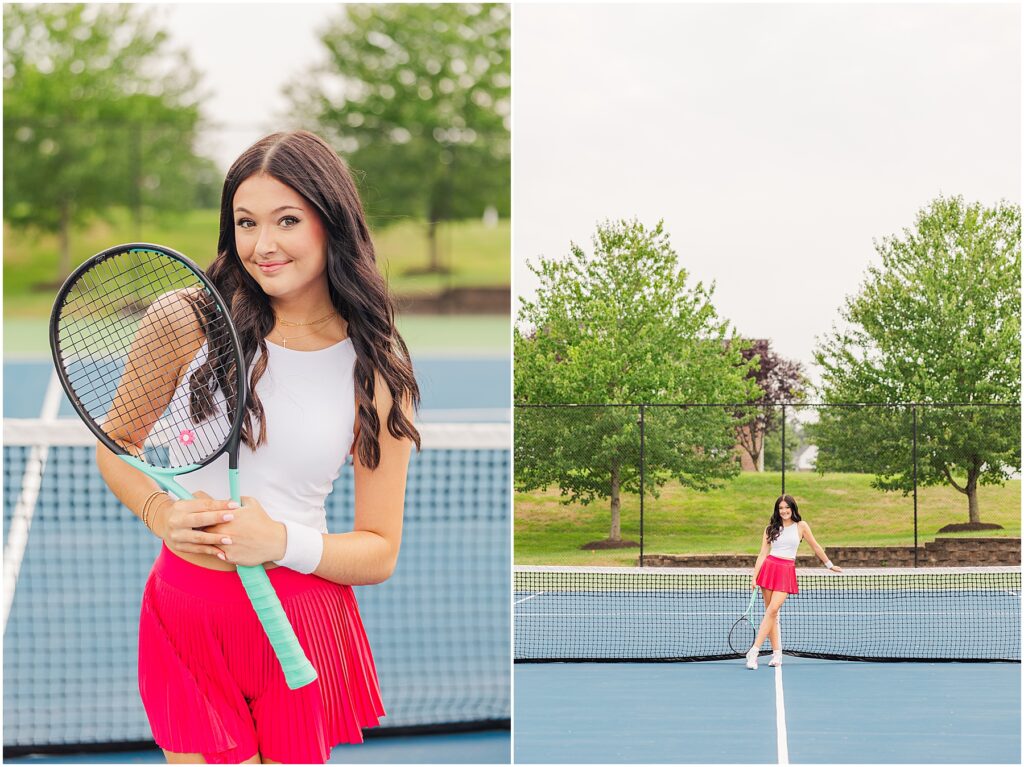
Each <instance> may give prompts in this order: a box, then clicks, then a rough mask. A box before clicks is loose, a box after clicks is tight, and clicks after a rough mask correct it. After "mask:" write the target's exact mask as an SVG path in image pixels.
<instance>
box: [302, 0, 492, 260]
mask: <svg viewBox="0 0 1024 767" xmlns="http://www.w3.org/2000/svg"><path fill="white" fill-rule="evenodd" d="M322 40H323V43H324V45H325V47H326V48H327V52H328V56H329V59H330V65H329V70H328V71H327V72H324V73H322V75H323V76H322V77H317V78H314V82H315V85H314V87H313V89H311V90H310V91H306V92H299V93H298V94H297V96H296V97H295V103H296V110H297V111H298V112H300V113H306V114H309V115H310V116H311V118H312V119H313V120H314V121H315V122H316V123H317V125H318V129H319V130H320V131H321V132H322V133H323V134H324V135H326V136H330V137H332V138H333V140H334V141H335V143H336V144H337V145H338V146H339V147H340V148H342V150H343V151H344V152H345V153H346V155H347V157H348V160H349V162H350V164H351V165H352V167H353V168H355V169H357V170H358V171H359V173H360V174H361V175H362V176H363V182H362V184H361V192H362V195H363V199H364V201H365V203H366V206H367V210H368V212H369V213H370V214H371V215H372V217H373V218H374V222H375V224H376V225H378V226H384V225H387V224H388V223H391V222H394V221H395V220H398V219H400V218H404V217H410V216H411V217H414V218H417V219H419V220H423V221H425V222H426V234H427V240H428V246H429V255H430V262H429V264H430V265H429V267H428V271H434V272H439V271H443V268H442V264H441V256H440V250H439V243H438V236H437V235H438V225H439V224H440V223H441V222H444V221H450V220H455V219H462V218H468V217H478V216H480V215H482V214H483V213H484V212H485V210H486V209H487V208H488V207H491V208H494V209H495V210H496V211H497V212H498V214H499V215H504V216H507V215H508V214H509V211H510V206H511V197H510V195H511V192H510V190H511V164H510V140H509V127H510V113H511V82H512V78H511V70H510V12H509V6H508V5H495V4H456V3H452V4H436V5H435V4H399V5H350V6H346V8H345V10H344V12H343V16H342V17H341V18H340V19H339V20H338V21H337V22H336V23H334V24H333V25H332V26H331V27H330V28H329V29H327V31H326V32H325V33H324V34H323V37H322ZM332 79H336V80H337V87H331V86H330V85H329V83H330V81H331V80H332ZM328 91H332V92H333V91H340V94H341V95H340V97H337V98H332V97H331V96H329V95H328Z"/></svg>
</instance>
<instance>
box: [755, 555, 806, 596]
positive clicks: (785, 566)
mask: <svg viewBox="0 0 1024 767" xmlns="http://www.w3.org/2000/svg"><path fill="white" fill-rule="evenodd" d="M757 585H758V586H760V587H761V588H764V589H771V590H772V591H785V592H786V593H787V594H796V593H797V592H798V591H799V589H798V588H797V585H796V562H795V561H793V560H792V559H782V558H781V557H773V556H771V555H768V556H767V557H765V560H764V562H763V563H762V564H761V572H759V573H758V574H757Z"/></svg>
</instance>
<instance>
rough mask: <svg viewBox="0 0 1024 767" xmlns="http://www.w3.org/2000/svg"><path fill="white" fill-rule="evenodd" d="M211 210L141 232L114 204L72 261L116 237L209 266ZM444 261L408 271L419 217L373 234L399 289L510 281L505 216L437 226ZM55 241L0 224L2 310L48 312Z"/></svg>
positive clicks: (417, 243) (76, 247) (78, 243)
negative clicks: (437, 268)
mask: <svg viewBox="0 0 1024 767" xmlns="http://www.w3.org/2000/svg"><path fill="white" fill-rule="evenodd" d="M217 217H218V212H217V211H216V210H196V211H190V212H188V213H185V214H182V215H181V216H179V217H176V218H173V219H172V218H168V219H167V220H166V221H164V222H154V223H145V224H144V225H143V227H142V230H141V231H140V232H136V231H135V226H134V225H133V224H132V223H131V220H130V218H129V216H128V214H127V212H126V211H123V210H114V211H111V212H110V214H109V220H108V221H95V222H93V223H91V224H90V225H88V226H86V227H84V228H81V229H78V230H75V231H74V232H72V236H71V243H72V254H73V257H72V260H73V262H74V265H77V264H79V263H81V262H82V261H84V260H85V259H86V258H88V257H89V256H91V255H93V254H94V253H98V252H99V251H101V250H103V249H104V248H108V247H110V246H111V245H116V244H117V243H121V242H132V241H137V240H141V241H143V242H156V243H161V244H166V245H168V246H170V247H172V248H174V249H175V250H179V251H181V252H182V253H184V254H185V255H187V256H189V257H190V258H192V259H193V260H195V261H196V262H198V263H199V265H200V266H206V265H207V264H208V263H209V262H210V260H211V258H212V257H213V253H214V249H215V248H216V243H217ZM439 231H440V234H439V241H440V243H441V247H442V254H443V258H442V261H443V263H444V265H445V266H447V267H448V268H449V269H450V273H448V274H443V275H437V274H412V273H410V271H411V270H415V269H416V268H417V267H422V266H424V265H425V264H426V263H427V260H428V259H427V240H426V235H425V228H424V225H423V224H422V223H419V222H415V221H405V222H400V223H396V224H395V225H393V226H391V227H388V228H386V229H382V230H380V231H378V232H375V234H374V244H375V246H376V249H377V258H378V263H379V264H380V268H381V271H382V272H383V273H384V274H385V275H386V276H387V278H388V281H389V284H390V286H391V290H392V291H393V292H395V293H397V294H414V293H423V292H434V291H438V290H442V289H444V288H448V287H461V286H474V287H493V286H498V285H508V284H509V264H510V259H511V239H510V238H511V234H510V231H511V230H510V227H509V222H508V221H507V220H504V221H500V222H498V224H497V225H496V226H494V227H487V226H485V225H484V224H483V223H482V222H480V221H476V220H471V221H458V222H454V223H451V224H446V225H443V226H441V227H440V230H439ZM58 251H59V244H58V238H57V237H56V236H55V235H39V234H32V233H28V232H22V231H18V230H13V229H11V228H10V227H8V226H6V225H5V226H4V318H5V319H38V318H41V317H45V316H46V315H47V314H49V311H50V306H51V304H52V303H53V296H54V293H56V287H55V286H54V283H55V282H56V281H57V263H58Z"/></svg>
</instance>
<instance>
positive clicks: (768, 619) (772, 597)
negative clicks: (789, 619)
mask: <svg viewBox="0 0 1024 767" xmlns="http://www.w3.org/2000/svg"><path fill="white" fill-rule="evenodd" d="M761 595H762V596H763V597H764V618H762V619H761V625H760V626H759V627H758V629H757V638H756V639H754V644H753V647H756V648H758V650H760V649H761V645H763V644H764V640H765V639H767V638H768V637H769V635H773V636H772V637H771V640H772V649H781V648H782V642H781V634H780V633H779V610H780V609H781V608H782V603H783V602H785V601H786V597H788V596H789V594H787V593H786V592H785V591H770V590H769V589H761Z"/></svg>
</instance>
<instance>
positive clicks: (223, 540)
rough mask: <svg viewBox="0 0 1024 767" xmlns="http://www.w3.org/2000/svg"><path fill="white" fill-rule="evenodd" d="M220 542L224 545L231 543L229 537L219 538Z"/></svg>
mask: <svg viewBox="0 0 1024 767" xmlns="http://www.w3.org/2000/svg"><path fill="white" fill-rule="evenodd" d="M220 542H221V543H223V544H224V545H225V546H226V545H228V544H230V543H231V539H230V538H221V539H220Z"/></svg>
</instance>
